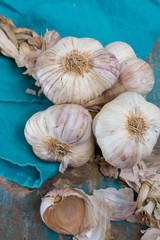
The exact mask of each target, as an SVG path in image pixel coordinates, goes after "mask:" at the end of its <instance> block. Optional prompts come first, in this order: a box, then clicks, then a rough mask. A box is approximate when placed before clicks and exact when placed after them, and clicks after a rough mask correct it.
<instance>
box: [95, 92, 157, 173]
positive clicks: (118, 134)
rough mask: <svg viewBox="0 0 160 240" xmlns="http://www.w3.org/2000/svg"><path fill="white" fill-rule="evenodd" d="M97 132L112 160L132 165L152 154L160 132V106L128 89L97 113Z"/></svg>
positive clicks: (125, 166) (112, 162) (102, 145)
mask: <svg viewBox="0 0 160 240" xmlns="http://www.w3.org/2000/svg"><path fill="white" fill-rule="evenodd" d="M93 132H94V134H95V136H96V140H97V143H98V145H99V147H100V148H101V150H102V154H103V156H104V158H105V160H106V161H107V162H108V163H109V164H111V165H113V166H115V167H117V168H122V169H123V168H131V167H133V166H134V165H135V164H136V163H138V162H139V161H140V160H141V159H144V158H145V157H147V156H149V155H150V154H151V152H152V150H153V147H154V145H155V144H156V142H157V139H158V136H159V134H160V110H159V108H158V107H156V106H155V105H154V104H152V103H149V102H147V101H146V100H145V99H144V98H143V97H142V96H141V95H139V94H137V93H134V92H126V93H123V94H121V95H119V96H118V97H117V98H115V99H114V100H113V101H112V102H110V103H108V104H106V105H105V106H104V107H103V108H102V110H101V111H100V112H99V113H98V114H97V115H96V117H95V118H94V120H93Z"/></svg>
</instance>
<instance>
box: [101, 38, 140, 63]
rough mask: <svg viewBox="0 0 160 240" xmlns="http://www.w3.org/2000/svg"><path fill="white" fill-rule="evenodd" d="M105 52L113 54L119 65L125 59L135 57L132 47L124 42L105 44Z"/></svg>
mask: <svg viewBox="0 0 160 240" xmlns="http://www.w3.org/2000/svg"><path fill="white" fill-rule="evenodd" d="M105 49H106V51H107V52H110V53H112V54H114V55H115V56H116V58H117V60H118V62H119V64H120V65H121V63H122V62H123V61H126V60H127V59H131V58H136V54H135V52H134V50H133V48H132V47H131V46H130V45H129V44H127V43H125V42H112V43H109V44H107V45H106V46H105Z"/></svg>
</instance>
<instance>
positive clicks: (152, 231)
mask: <svg viewBox="0 0 160 240" xmlns="http://www.w3.org/2000/svg"><path fill="white" fill-rule="evenodd" d="M144 232H145V234H144V236H143V237H142V238H141V239H140V240H160V230H159V229H158V228H148V229H147V231H144Z"/></svg>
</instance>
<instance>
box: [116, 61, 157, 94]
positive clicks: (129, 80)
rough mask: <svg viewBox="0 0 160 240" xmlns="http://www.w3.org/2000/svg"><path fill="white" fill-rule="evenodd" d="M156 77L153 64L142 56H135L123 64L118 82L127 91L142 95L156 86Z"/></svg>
mask: <svg viewBox="0 0 160 240" xmlns="http://www.w3.org/2000/svg"><path fill="white" fill-rule="evenodd" d="M154 82H155V78H154V73H153V70H152V68H151V66H150V65H149V64H148V63H147V62H145V61H143V60H142V59H140V58H133V59H130V60H128V61H124V62H123V63H122V64H121V69H120V76H119V79H118V83H119V84H120V85H121V86H123V88H124V90H125V91H132V92H137V93H139V94H141V95H146V94H147V93H149V92H150V91H151V90H152V88H153V86H154Z"/></svg>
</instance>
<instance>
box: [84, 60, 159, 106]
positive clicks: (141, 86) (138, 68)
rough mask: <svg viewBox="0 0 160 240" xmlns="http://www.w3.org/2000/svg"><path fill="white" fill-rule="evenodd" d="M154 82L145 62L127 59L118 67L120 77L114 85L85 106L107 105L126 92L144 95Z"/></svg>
mask: <svg viewBox="0 0 160 240" xmlns="http://www.w3.org/2000/svg"><path fill="white" fill-rule="evenodd" d="M154 82H155V78H154V73H153V71H152V69H151V67H150V65H149V64H148V63H147V62H145V61H143V60H142V59H139V58H132V59H128V60H126V61H124V62H122V64H121V65H120V75H119V79H118V81H117V82H116V83H115V85H114V86H113V87H112V88H110V89H108V90H106V91H105V92H104V93H102V94H101V95H100V96H99V97H98V98H96V99H94V100H92V101H90V102H88V103H87V104H85V106H86V107H90V106H94V105H101V104H105V103H108V102H110V101H112V100H113V99H114V98H116V97H117V96H118V95H120V94H121V93H123V92H128V91H131V92H137V93H139V94H141V95H146V94H147V93H149V92H150V91H151V90H152V88H153V85H154Z"/></svg>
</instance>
